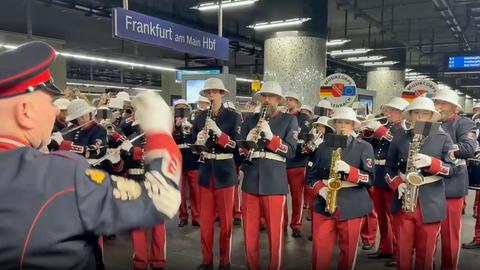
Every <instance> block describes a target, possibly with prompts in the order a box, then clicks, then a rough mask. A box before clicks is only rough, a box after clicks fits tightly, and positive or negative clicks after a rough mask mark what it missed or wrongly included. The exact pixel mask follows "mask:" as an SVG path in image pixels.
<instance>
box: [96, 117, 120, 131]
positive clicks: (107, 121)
mask: <svg viewBox="0 0 480 270" xmlns="http://www.w3.org/2000/svg"><path fill="white" fill-rule="evenodd" d="M100 125H101V126H102V127H104V128H105V129H106V130H107V134H112V133H114V132H115V130H116V128H117V127H116V126H115V125H114V124H113V120H112V119H104V120H102V121H101V122H100Z"/></svg>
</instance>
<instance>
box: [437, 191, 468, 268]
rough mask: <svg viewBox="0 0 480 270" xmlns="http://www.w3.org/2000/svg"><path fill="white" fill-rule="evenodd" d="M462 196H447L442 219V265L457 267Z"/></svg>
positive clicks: (444, 266)
mask: <svg viewBox="0 0 480 270" xmlns="http://www.w3.org/2000/svg"><path fill="white" fill-rule="evenodd" d="M463 201H464V198H463V197H460V198H447V217H446V218H445V219H444V220H443V221H442V229H441V230H440V237H441V239H442V267H441V268H440V269H457V266H458V258H459V255H460V231H461V229H462V209H463Z"/></svg>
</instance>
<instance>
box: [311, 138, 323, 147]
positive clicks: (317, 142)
mask: <svg viewBox="0 0 480 270" xmlns="http://www.w3.org/2000/svg"><path fill="white" fill-rule="evenodd" d="M322 142H323V137H321V136H318V138H316V139H315V141H313V143H314V144H315V146H317V147H318V146H319V145H320V144H322Z"/></svg>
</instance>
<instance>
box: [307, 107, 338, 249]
mask: <svg viewBox="0 0 480 270" xmlns="http://www.w3.org/2000/svg"><path fill="white" fill-rule="evenodd" d="M328 120H330V118H329V117H327V116H320V117H319V118H318V119H317V121H315V122H313V123H312V131H311V132H310V133H312V135H313V138H311V139H310V140H309V141H307V142H306V143H305V145H304V146H303V150H302V152H303V153H305V154H307V155H308V163H307V168H306V170H305V187H304V188H305V192H304V193H305V202H306V205H307V211H308V220H312V217H313V202H314V201H315V198H316V196H317V194H315V192H314V191H313V188H312V186H310V185H309V183H308V181H307V180H308V178H307V176H308V173H309V171H310V170H311V168H312V166H313V160H314V158H315V155H316V151H317V149H318V146H319V145H320V144H321V143H322V142H323V140H324V138H325V135H326V134H330V133H333V132H335V129H334V128H333V127H331V126H330V125H329V124H328ZM310 225H311V226H310V227H311V228H310V235H309V237H308V240H310V241H311V240H312V239H313V237H312V227H313V224H312V223H311V224H310Z"/></svg>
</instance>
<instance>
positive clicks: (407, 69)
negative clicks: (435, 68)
mask: <svg viewBox="0 0 480 270" xmlns="http://www.w3.org/2000/svg"><path fill="white" fill-rule="evenodd" d="M410 71H413V69H411V68H406V69H405V72H410Z"/></svg>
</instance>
